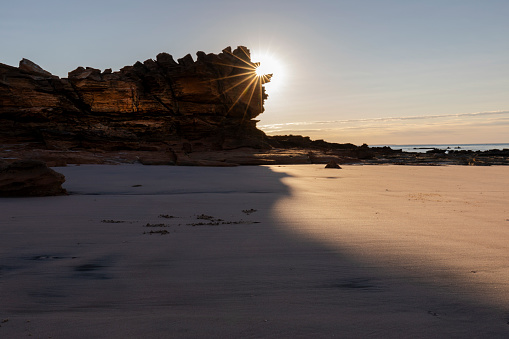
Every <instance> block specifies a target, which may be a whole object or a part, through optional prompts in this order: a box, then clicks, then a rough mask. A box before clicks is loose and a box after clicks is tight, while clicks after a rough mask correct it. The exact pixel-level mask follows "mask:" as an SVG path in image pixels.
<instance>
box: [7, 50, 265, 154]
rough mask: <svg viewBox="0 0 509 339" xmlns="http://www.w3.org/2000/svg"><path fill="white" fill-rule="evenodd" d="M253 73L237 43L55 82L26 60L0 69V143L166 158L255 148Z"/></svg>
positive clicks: (78, 72)
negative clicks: (161, 154) (233, 46)
mask: <svg viewBox="0 0 509 339" xmlns="http://www.w3.org/2000/svg"><path fill="white" fill-rule="evenodd" d="M256 66H257V64H255V63H253V62H251V59H250V52H249V50H248V49H247V48H245V47H242V46H240V47H238V48H237V49H235V50H233V51H232V49H231V48H230V47H228V48H226V49H224V50H223V51H222V53H220V54H217V55H216V54H205V53H203V52H198V53H197V60H196V61H195V60H193V58H192V57H191V56H190V55H186V56H185V57H183V58H181V59H178V60H177V61H174V59H173V57H172V56H171V55H169V54H167V53H161V54H159V55H157V57H156V59H155V60H151V59H149V60H146V61H145V62H143V63H141V62H136V63H135V64H134V65H132V66H126V67H124V68H122V69H121V70H120V71H118V72H112V71H111V69H107V70H105V71H101V70H98V69H94V68H90V67H87V68H83V67H78V68H77V69H75V70H74V71H71V72H69V74H68V78H62V79H61V78H59V77H57V76H53V75H51V73H49V72H48V71H46V70H44V69H42V68H41V67H39V66H38V65H36V64H35V63H33V62H31V61H29V60H26V59H23V60H22V61H21V62H20V65H19V67H12V66H8V65H4V64H0V139H1V140H0V141H3V142H7V141H20V140H22V141H30V142H39V143H41V144H42V145H43V146H44V147H45V148H47V149H52V150H73V149H99V150H103V151H112V150H113V151H115V150H146V149H147V148H151V149H154V150H158V151H163V152H168V153H169V154H182V153H184V154H185V153H189V152H192V151H205V150H225V149H235V148H238V147H253V148H263V147H266V146H267V144H266V137H265V134H264V133H263V132H261V131H260V130H258V129H257V128H256V123H257V121H256V120H254V118H255V117H256V116H258V115H259V114H261V113H262V112H263V110H264V109H263V103H264V100H265V99H266V98H267V95H266V93H265V89H264V87H263V83H264V82H266V81H268V78H264V77H257V76H256V74H255V68H256ZM171 157H174V155H171V156H170V158H171Z"/></svg>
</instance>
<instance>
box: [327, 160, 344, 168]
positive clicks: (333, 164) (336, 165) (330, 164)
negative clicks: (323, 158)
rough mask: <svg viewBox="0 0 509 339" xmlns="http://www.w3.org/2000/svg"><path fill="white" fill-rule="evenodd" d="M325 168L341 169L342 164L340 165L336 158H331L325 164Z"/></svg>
mask: <svg viewBox="0 0 509 339" xmlns="http://www.w3.org/2000/svg"><path fill="white" fill-rule="evenodd" d="M325 168H339V169H341V166H339V165H338V163H337V162H335V161H334V160H331V161H329V162H328V163H327V165H325Z"/></svg>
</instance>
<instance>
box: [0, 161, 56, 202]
mask: <svg viewBox="0 0 509 339" xmlns="http://www.w3.org/2000/svg"><path fill="white" fill-rule="evenodd" d="M64 182H65V177H64V176H63V175H62V174H60V173H57V172H55V171H54V170H52V169H51V168H48V167H47V166H46V164H45V163H44V162H41V161H34V160H20V161H16V162H13V163H11V164H8V163H6V162H0V196H2V197H27V196H49V195H62V194H65V193H66V191H65V189H63V188H62V184H63V183H64Z"/></svg>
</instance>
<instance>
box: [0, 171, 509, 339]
mask: <svg viewBox="0 0 509 339" xmlns="http://www.w3.org/2000/svg"><path fill="white" fill-rule="evenodd" d="M55 169H56V170H57V171H58V172H60V173H62V174H64V175H65V176H66V179H67V181H66V183H65V184H64V187H65V188H66V189H67V191H68V192H69V193H70V194H69V195H68V196H59V197H43V198H1V199H0V231H1V236H0V254H1V255H0V325H1V327H0V337H1V338H23V337H28V336H32V337H34V338H142V337H143V338H333V337H335V338H369V337H371V338H507V337H509V284H508V282H509V266H508V264H507V258H508V256H509V167H502V166H491V167H477V166H393V165H391V166H343V169H341V170H336V169H324V168H323V165H289V166H246V167H231V168H230V167H228V168H205V167H174V166H142V165H119V166H107V165H82V166H68V167H62V168H55Z"/></svg>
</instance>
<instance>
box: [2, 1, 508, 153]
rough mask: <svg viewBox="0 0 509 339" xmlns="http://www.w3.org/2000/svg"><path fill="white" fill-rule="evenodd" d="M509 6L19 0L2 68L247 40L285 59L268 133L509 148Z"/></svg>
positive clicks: (267, 118)
mask: <svg viewBox="0 0 509 339" xmlns="http://www.w3.org/2000/svg"><path fill="white" fill-rule="evenodd" d="M508 14H509V3H508V2H506V1H498V0H488V1H483V2H481V1H470V0H464V1H459V0H454V1H453V0H445V1H438V0H431V1H427V2H421V1H403V0H388V1H375V0H360V1H341V0H340V1H323V0H322V1H314V2H307V1H292V2H290V1H279V2H274V1H266V0H262V1H258V2H257V3H256V4H255V3H252V2H244V1H240V2H239V1H219V2H213V3H212V2H207V1H192V0H190V1H186V2H185V3H184V2H181V3H173V2H165V1H160V0H147V1H145V2H137V1H132V0H130V1H97V0H91V1H89V2H87V5H86V6H84V5H83V4H82V3H80V2H77V1H62V0H50V1H46V2H38V1H28V2H23V3H20V2H11V3H8V4H4V5H3V6H2V12H1V13H0V43H1V44H2V46H3V48H2V52H0V62H2V63H5V64H8V65H13V66H17V65H18V62H19V60H21V59H22V58H27V59H30V60H32V61H33V62H35V63H37V64H38V65H40V66H41V67H43V68H44V69H46V70H48V71H50V72H51V73H53V74H55V75H58V76H60V77H66V76H67V72H69V71H72V70H73V69H75V68H76V67H78V66H85V67H86V66H89V67H94V68H99V69H106V68H113V69H114V70H118V69H119V68H121V67H123V66H125V65H132V64H134V63H135V62H136V61H143V60H146V59H149V58H155V56H156V55H157V54H158V53H160V52H168V53H170V54H172V55H173V56H174V57H175V59H176V58H181V57H183V56H184V55H186V54H188V53H191V54H192V55H193V57H195V53H196V52H197V51H204V52H206V53H218V52H220V51H221V50H222V49H223V48H225V47H227V46H232V47H236V46H237V45H244V46H247V47H248V48H250V50H251V53H252V60H253V61H261V62H262V63H263V64H266V63H271V62H274V61H275V64H276V66H274V67H275V70H274V77H273V80H272V81H273V83H271V84H267V85H266V87H267V92H268V94H269V98H268V100H267V101H266V103H265V112H264V113H263V114H261V115H260V116H259V119H260V122H259V123H258V126H259V127H260V128H261V129H262V130H264V131H266V132H267V133H268V134H301V135H307V136H310V137H311V138H313V139H325V140H327V141H331V142H343V143H346V142H350V143H354V144H362V143H368V144H373V145H374V144H448V143H464V144H467V143H507V142H509V139H508V137H507V129H508V127H509V96H508V95H507V93H509V62H508V60H509V58H508V57H509V43H508V41H507V37H506V35H507V32H508V31H509V23H508V22H507V20H506V18H507V15H508ZM195 58H196V57H195Z"/></svg>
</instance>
